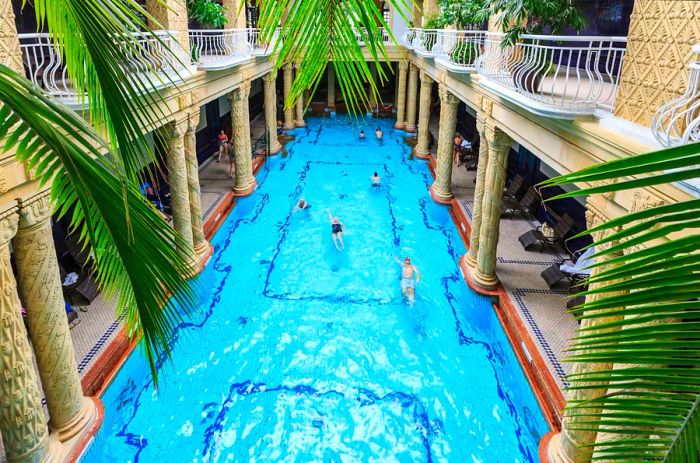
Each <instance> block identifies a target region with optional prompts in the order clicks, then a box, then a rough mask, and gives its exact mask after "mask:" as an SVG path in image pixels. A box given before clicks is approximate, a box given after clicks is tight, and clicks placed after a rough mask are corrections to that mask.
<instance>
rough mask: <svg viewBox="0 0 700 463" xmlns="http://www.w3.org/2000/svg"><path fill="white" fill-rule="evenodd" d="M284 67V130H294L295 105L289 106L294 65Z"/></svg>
mask: <svg viewBox="0 0 700 463" xmlns="http://www.w3.org/2000/svg"><path fill="white" fill-rule="evenodd" d="M282 69H283V76H284V130H292V129H293V128H294V107H292V106H289V94H290V93H291V91H292V78H293V77H292V65H291V64H287V65H285V66H284V67H283V68H282ZM246 98H247V97H246Z"/></svg>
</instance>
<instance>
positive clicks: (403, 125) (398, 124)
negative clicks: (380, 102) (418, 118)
mask: <svg viewBox="0 0 700 463" xmlns="http://www.w3.org/2000/svg"><path fill="white" fill-rule="evenodd" d="M394 128H395V129H399V130H403V129H405V128H406V123H405V122H399V121H396V123H395V124H394Z"/></svg>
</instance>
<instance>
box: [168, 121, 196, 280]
mask: <svg viewBox="0 0 700 463" xmlns="http://www.w3.org/2000/svg"><path fill="white" fill-rule="evenodd" d="M186 130H187V122H186V121H185V122H178V123H175V122H173V123H170V124H168V125H167V126H166V127H165V134H166V136H167V137H168V151H167V153H166V155H165V162H166V164H167V167H168V186H169V187H170V207H171V208H172V212H173V228H174V229H175V231H177V232H178V233H179V234H180V235H181V236H182V238H183V239H184V240H185V241H186V242H187V243H188V244H189V245H190V248H191V247H192V245H193V237H192V213H191V212H190V190H189V186H188V184H187V163H186V161H185V131H186ZM190 250H191V249H190ZM186 257H187V258H188V259H190V258H191V257H192V256H191V255H189V256H186ZM193 268H194V262H193Z"/></svg>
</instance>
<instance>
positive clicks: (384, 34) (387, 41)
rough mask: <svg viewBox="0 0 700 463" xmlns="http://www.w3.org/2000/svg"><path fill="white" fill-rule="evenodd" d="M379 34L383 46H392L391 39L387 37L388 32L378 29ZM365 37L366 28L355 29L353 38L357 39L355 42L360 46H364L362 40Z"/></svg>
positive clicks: (381, 28) (382, 28)
mask: <svg viewBox="0 0 700 463" xmlns="http://www.w3.org/2000/svg"><path fill="white" fill-rule="evenodd" d="M379 33H380V34H381V36H382V42H383V43H384V45H388V44H389V45H390V44H392V41H391V37H390V36H389V32H388V31H387V30H386V29H385V28H384V27H380V28H379ZM366 35H367V32H366V28H364V27H361V28H359V29H355V38H356V39H357V42H358V43H359V44H360V45H361V46H364V45H365V42H364V40H363V39H364V37H365V36H366Z"/></svg>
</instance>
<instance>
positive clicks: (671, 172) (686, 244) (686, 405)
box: [542, 144, 700, 463]
mask: <svg viewBox="0 0 700 463" xmlns="http://www.w3.org/2000/svg"><path fill="white" fill-rule="evenodd" d="M699 161H700V144H694V145H686V146H681V147H676V148H671V149H667V150H661V151H656V152H653V153H648V154H643V155H637V156H630V157H628V158H624V159H620V160H616V161H611V162H607V163H603V164H598V165H595V166H591V167H589V168H587V169H583V170H581V171H579V172H574V173H572V174H568V175H563V176H560V177H557V178H553V179H550V180H548V181H546V182H543V184H542V186H556V185H563V184H568V183H579V184H584V185H586V184H589V185H590V184H591V183H594V182H595V183H599V182H603V184H602V185H595V186H592V187H589V188H584V189H581V190H575V191H571V192H568V193H564V194H561V195H559V196H556V197H554V198H552V199H550V200H556V199H558V198H564V197H572V196H582V195H592V194H599V193H607V192H613V191H622V190H628V189H633V188H640V187H645V186H652V185H661V184H665V183H669V182H675V181H679V180H686V179H690V178H695V177H697V176H698V173H699V170H698V167H697V166H698V164H699V163H700V162H699ZM699 213H700V200H698V199H691V200H688V201H684V202H676V203H672V204H663V205H658V206H656V207H650V208H648V209H644V210H641V211H637V212H633V213H630V214H626V215H624V216H622V217H618V218H614V219H611V220H608V221H606V222H605V223H603V224H600V225H597V226H595V227H592V228H591V229H590V230H588V231H587V232H586V233H593V234H594V238H596V239H594V241H595V242H594V243H593V244H592V245H591V246H595V248H596V253H595V257H596V260H597V262H596V263H595V264H594V265H592V266H591V267H592V268H593V269H595V271H594V272H593V273H592V275H591V277H590V278H589V284H590V288H589V289H588V290H586V291H584V292H582V293H581V294H583V295H585V296H586V302H585V303H583V304H582V305H580V306H578V307H576V308H575V309H574V314H575V315H577V317H578V318H580V319H582V320H586V323H584V324H583V326H582V328H581V329H580V330H579V332H578V334H577V336H576V339H575V340H574V343H573V345H572V346H571V348H570V354H571V355H570V357H569V360H570V361H574V362H579V363H582V364H588V365H591V368H586V367H582V368H580V369H579V371H580V372H579V373H577V374H573V375H570V376H569V381H570V383H571V386H570V389H573V390H586V389H588V390H593V391H599V390H600V389H601V384H605V385H607V393H605V394H603V395H595V394H593V396H592V398H590V399H587V400H578V401H570V402H569V404H568V406H567V415H568V416H572V417H575V421H569V422H568V423H569V425H570V426H572V429H580V430H590V431H597V432H598V433H602V434H603V437H602V438H598V439H597V441H596V442H595V443H594V444H591V445H590V446H589V447H587V448H585V449H581V451H582V452H583V453H589V452H591V451H592V452H593V459H594V460H604V461H610V462H627V461H662V462H669V463H676V462H678V463H686V462H698V461H700V413H699V412H698V409H699V408H700V407H699V406H698V405H699V404H700V357H699V356H698V351H699V349H700V234H699V233H698V230H700V221H699V220H698V219H697V217H698V214H699ZM601 366H602V367H601ZM573 423H576V424H575V425H574V424H573ZM565 425H566V424H565Z"/></svg>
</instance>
